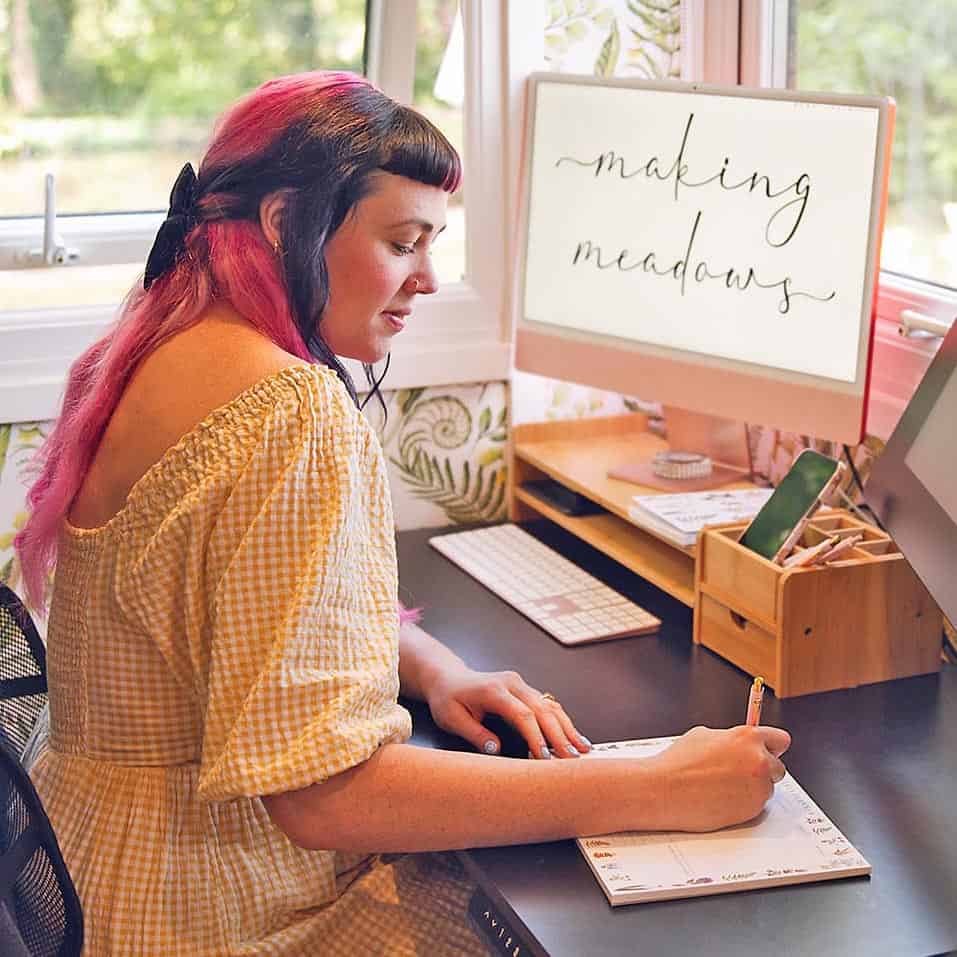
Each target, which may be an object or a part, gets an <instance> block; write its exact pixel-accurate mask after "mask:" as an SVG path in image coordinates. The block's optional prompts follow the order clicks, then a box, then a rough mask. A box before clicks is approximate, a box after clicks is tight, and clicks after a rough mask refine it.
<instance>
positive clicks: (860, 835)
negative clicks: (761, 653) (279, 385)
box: [398, 525, 957, 957]
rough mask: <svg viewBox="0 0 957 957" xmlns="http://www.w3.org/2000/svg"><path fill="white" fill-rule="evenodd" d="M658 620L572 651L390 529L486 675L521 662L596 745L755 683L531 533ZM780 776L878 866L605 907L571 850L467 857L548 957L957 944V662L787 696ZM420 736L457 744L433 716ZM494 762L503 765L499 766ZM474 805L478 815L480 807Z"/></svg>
mask: <svg viewBox="0 0 957 957" xmlns="http://www.w3.org/2000/svg"><path fill="white" fill-rule="evenodd" d="M531 528H532V530H534V531H535V532H536V534H538V535H539V536H540V537H541V538H543V540H545V541H547V542H548V543H549V544H550V545H552V546H553V547H557V548H558V550H559V551H562V552H563V553H564V554H566V555H568V556H569V557H570V558H573V559H576V560H578V561H579V562H581V563H582V564H583V565H584V566H585V567H586V568H588V570H589V571H591V572H592V573H593V574H595V575H597V576H598V577H599V578H601V579H603V580H604V581H606V582H607V583H608V584H609V585H610V586H612V587H614V588H617V589H619V590H620V591H622V592H624V593H625V594H627V595H629V596H630V597H632V598H633V599H634V600H636V601H637V602H638V603H639V604H641V605H643V606H645V607H646V608H648V609H649V610H650V611H652V612H653V613H654V614H656V615H658V616H659V617H660V618H661V619H662V622H663V625H662V628H661V631H660V633H659V634H657V635H654V636H647V637H642V638H631V639H625V640H621V641H615V642H607V643H603V644H596V645H587V646H583V647H580V648H565V647H562V646H561V645H559V644H557V643H556V642H555V641H553V640H552V639H551V638H549V637H548V636H547V635H546V634H545V633H544V632H542V631H540V630H539V629H538V628H536V627H535V626H534V625H532V624H531V623H530V622H528V621H526V620H525V619H524V618H522V617H521V616H520V615H519V614H518V613H517V612H514V611H513V610H512V609H511V608H509V607H508V606H507V605H505V604H504V603H503V602H502V601H500V600H499V599H498V598H496V597H495V596H494V595H492V594H491V593H490V592H488V591H486V590H485V589H484V588H483V587H482V586H480V585H479V584H478V583H476V582H475V581H473V580H472V579H471V578H470V577H469V576H467V575H466V574H465V573H464V572H462V571H460V570H459V569H458V568H456V567H455V566H454V565H452V564H451V563H450V562H448V561H447V560H446V559H444V558H442V556H440V555H439V554H438V553H437V552H435V551H434V550H433V549H431V548H430V547H429V546H428V544H427V541H428V538H429V536H430V535H432V534H435V531H434V530H431V531H430V530H424V531H414V532H403V533H401V534H400V535H399V536H398V549H399V568H400V572H401V576H400V577H401V581H402V597H403V599H404V600H405V601H407V602H412V603H421V604H423V605H425V606H426V607H427V612H426V620H425V625H426V627H427V628H428V629H429V631H431V632H432V633H433V634H434V635H436V637H438V638H440V639H441V640H442V641H444V642H445V643H447V644H448V645H449V646H450V647H451V648H453V649H454V650H455V651H457V652H458V653H459V654H461V655H462V656H463V657H465V658H466V659H467V660H468V662H469V663H470V664H471V665H472V666H473V667H476V668H481V669H496V670H497V669H502V668H514V669H515V670H517V671H519V672H521V673H522V675H523V676H524V677H525V678H526V679H527V680H528V681H529V682H531V683H532V684H534V685H535V686H537V687H539V688H542V689H547V690H550V691H552V692H553V693H554V694H555V695H556V696H557V697H558V698H559V699H560V700H561V701H562V704H563V705H564V706H565V707H566V709H567V710H568V711H569V713H570V714H572V715H573V716H574V718H575V720H576V722H577V724H578V726H579V728H580V729H581V730H582V731H583V732H584V733H585V734H587V735H588V736H589V737H590V738H591V739H592V740H593V741H605V740H614V739H623V738H638V737H654V736H658V735H667V734H675V733H679V732H681V731H684V730H686V729H687V728H688V727H689V726H691V725H694V724H707V725H710V726H713V727H722V726H727V725H731V724H738V723H740V722H741V721H742V720H743V718H744V712H745V704H746V698H747V690H748V686H749V679H748V677H747V676H746V675H745V674H744V673H743V672H740V671H738V670H737V669H736V668H734V667H733V666H731V665H729V664H727V663H726V662H725V661H724V660H723V659H721V658H718V657H717V656H716V655H714V654H712V653H711V652H710V651H708V650H707V649H704V648H702V647H695V646H694V645H693V644H692V641H691V609H690V608H688V607H686V606H685V605H683V604H682V603H680V602H678V601H676V600H675V599H673V598H670V597H669V596H667V595H665V594H664V593H663V592H660V591H658V590H657V589H655V588H654V587H652V586H651V585H649V584H647V583H646V582H644V581H642V580H641V579H639V578H637V577H636V576H634V575H632V574H631V573H630V572H628V571H626V570H625V569H623V568H622V567H621V566H618V565H616V563H615V562H613V561H611V560H610V559H608V558H607V557H606V556H604V555H602V554H601V553H599V552H597V551H595V550H594V549H592V548H591V547H589V546H587V545H585V544H584V543H582V542H581V541H580V540H578V539H576V538H575V537H574V536H572V535H570V534H569V533H567V532H565V531H563V530H562V529H559V528H556V527H554V526H546V527H540V526H538V525H535V526H532V527H531ZM763 719H764V720H765V721H766V722H768V723H769V724H780V725H781V726H783V727H786V728H788V729H789V730H790V731H791V733H792V735H793V737H794V743H793V745H792V747H791V749H790V751H789V752H788V754H787V755H786V756H785V760H786V763H787V765H788V768H789V769H790V770H791V771H792V772H793V774H794V776H795V777H796V778H797V780H798V781H799V782H800V783H801V785H802V786H803V787H804V788H805V790H807V791H808V793H809V794H810V795H811V797H812V798H813V799H814V800H815V801H817V803H818V804H820V806H821V808H822V809H823V810H824V812H825V813H826V814H827V815H828V816H829V817H830V818H831V819H832V820H833V821H834V823H835V824H836V825H837V826H838V827H839V828H840V829H841V830H842V831H843V832H844V833H845V834H846V835H847V837H848V839H849V840H850V841H851V842H852V843H853V844H854V845H855V846H856V847H857V848H858V849H859V850H860V851H861V852H862V853H863V854H864V856H865V857H866V858H867V859H868V861H870V863H871V865H872V866H873V869H874V870H873V874H872V876H871V877H870V878H869V879H868V878H859V879H849V880H842V881H832V882H826V883H823V884H806V885H802V886H794V887H785V888H773V889H769V890H764V891H748V892H742V893H737V894H726V895H720V896H716V897H704V898H699V899H696V900H687V901H668V902H661V903H652V904H638V905H632V906H629V907H619V908H616V909H614V910H613V909H612V908H611V907H610V906H609V905H608V904H607V902H606V900H605V897H604V895H603V894H602V892H601V890H600V889H599V887H598V884H597V882H596V881H595V879H594V878H593V877H592V874H591V872H590V871H589V869H588V865H587V864H586V863H585V860H584V858H583V857H582V856H581V854H580V852H579V851H578V848H577V847H576V846H575V844H574V842H573V841H562V842H556V843H550V844H536V845H526V846H520V847H504V848H488V849H483V850H476V851H469V852H466V853H464V854H463V855H462V857H463V860H464V861H465V864H466V866H467V867H468V869H469V870H470V872H471V873H472V875H473V876H474V878H475V879H476V880H477V881H478V882H479V884H480V886H481V887H482V888H483V889H484V890H485V892H486V893H487V894H488V896H489V897H490V898H491V900H492V901H493V902H494V903H496V904H497V905H498V907H499V910H500V912H501V914H502V916H503V917H504V918H505V919H506V921H508V922H509V923H510V924H511V926H513V927H514V928H515V929H516V930H518V931H519V932H520V933H521V934H522V935H523V936H524V937H525V939H526V940H527V941H530V942H531V944H532V952H538V953H541V954H544V953H547V954H549V955H552V957H561V955H568V957H603V955H613V954H614V955H617V954H636V953H640V954H644V955H650V957H658V955H667V957H681V955H685V954H690V955H696V957H714V955H724V954H727V955H729V957H731V955H733V957H741V955H747V954H759V953H760V954H780V955H787V957H791V955H809V957H810V955H813V957H824V955H830V954H835V955H837V954H839V955H858V954H860V955H867V957H882V955H888V957H890V955H893V957H902V955H931V954H940V953H942V952H946V951H950V950H955V949H957V669H948V670H945V671H943V672H942V673H941V674H939V675H929V676H925V677H919V678H908V679H902V680H899V681H895V682H887V683H883V684H879V685H869V686H866V687H862V688H857V689H853V690H849V691H836V692H831V693H829V694H819V695H812V696H806V697H801V698H791V699H788V700H785V701H779V700H778V699H776V698H775V697H773V696H771V695H768V696H766V698H765V703H764V711H763ZM413 720H414V726H415V735H414V738H413V740H414V742H415V743H417V744H421V745H428V746H435V747H446V748H460V747H463V745H462V743H461V742H458V740H457V739H455V738H452V737H450V736H448V735H445V734H443V733H442V732H440V731H438V730H437V729H436V728H435V726H434V725H432V723H431V721H430V720H429V717H428V712H427V709H425V708H422V707H419V706H415V707H414V708H413ZM489 760H494V759H489ZM476 813H481V809H476Z"/></svg>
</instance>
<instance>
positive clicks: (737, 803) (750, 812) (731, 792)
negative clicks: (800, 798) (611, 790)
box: [648, 726, 791, 831]
mask: <svg viewBox="0 0 957 957" xmlns="http://www.w3.org/2000/svg"><path fill="white" fill-rule="evenodd" d="M790 744H791V736H790V735H789V734H788V733H787V731H784V730H782V729H780V728H770V727H766V726H759V727H745V726H741V727H737V728H729V729H722V730H715V729H713V728H701V727H698V728H692V729H691V730H690V731H688V732H687V733H686V734H684V735H682V736H681V737H680V738H678V740H677V741H675V742H674V744H672V745H671V746H670V747H669V748H667V749H666V750H665V751H662V752H661V753H660V754H658V755H655V757H653V758H649V759H648V761H649V764H651V765H653V766H654V769H655V771H656V772H657V773H660V774H661V775H662V777H661V781H662V782H663V789H662V792H661V796H662V801H661V807H660V808H659V809H658V812H659V814H660V815H661V829H662V830H676V831H714V830H717V829H718V828H721V827H728V826H729V825H732V824H740V823H741V822H742V821H749V820H751V818H753V817H756V816H757V815H758V814H760V813H761V810H762V809H763V808H764V805H765V803H766V802H767V800H768V798H770V797H771V794H772V792H773V791H774V785H775V784H776V783H777V782H778V781H780V780H781V779H782V778H783V777H784V775H785V768H784V765H783V764H782V762H781V755H782V754H783V753H784V752H785V751H786V750H787V749H788V746H789V745H790ZM655 816H656V817H657V816H658V815H655Z"/></svg>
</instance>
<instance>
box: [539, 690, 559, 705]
mask: <svg viewBox="0 0 957 957" xmlns="http://www.w3.org/2000/svg"><path fill="white" fill-rule="evenodd" d="M542 697H543V698H544V699H545V700H546V701H554V702H555V704H558V698H556V697H555V695H553V694H552V693H551V692H550V691H543V692H542Z"/></svg>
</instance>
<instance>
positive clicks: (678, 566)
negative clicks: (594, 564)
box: [515, 488, 694, 606]
mask: <svg viewBox="0 0 957 957" xmlns="http://www.w3.org/2000/svg"><path fill="white" fill-rule="evenodd" d="M515 497H516V498H517V499H518V500H519V501H521V502H523V503H524V504H525V505H528V506H529V507H530V508H532V509H534V510H535V511H536V512H538V513H539V514H540V515H542V516H543V517H544V518H548V519H551V521H553V522H554V523H555V524H556V525H560V526H561V527H562V528H564V529H567V530H568V531H569V532H571V533H572V534H573V535H577V536H578V538H580V539H581V540H582V541H583V542H587V543H588V544H589V545H593V546H594V547H595V548H597V549H598V550H599V551H600V552H603V553H604V554H605V555H608V556H609V557H610V558H613V559H615V561H616V562H620V563H621V564H622V565H624V566H625V567H626V568H628V569H630V570H631V571H633V572H634V573H635V574H636V575H641V577H642V578H645V579H647V580H648V581H650V582H651V583H652V584H653V585H657V586H658V587H659V588H661V589H662V590H663V591H666V592H668V594H669V595H674V597H675V598H677V599H678V600H679V601H681V602H684V603H685V604H686V605H688V606H693V605H694V557H693V556H692V555H689V554H688V552H687V551H686V550H685V549H681V548H675V547H674V546H672V545H668V544H666V543H665V542H663V541H661V540H660V539H658V538H655V537H654V536H653V535H649V534H648V533H647V532H644V531H643V530H642V529H640V528H638V527H637V526H636V525H632V524H631V523H630V522H626V521H625V520H624V519H621V518H619V517H618V516H617V515H612V514H611V513H606V514H604V515H583V516H575V515H565V514H564V513H562V512H559V511H558V510H557V509H554V508H551V507H550V506H548V505H547V504H546V503H545V502H543V501H542V500H541V499H540V498H537V497H536V496H535V495H532V494H530V493H529V492H526V491H524V490H522V489H520V488H517V489H515Z"/></svg>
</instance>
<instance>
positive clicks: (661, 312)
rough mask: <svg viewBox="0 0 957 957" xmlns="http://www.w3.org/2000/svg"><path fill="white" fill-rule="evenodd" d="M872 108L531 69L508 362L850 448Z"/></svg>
mask: <svg viewBox="0 0 957 957" xmlns="http://www.w3.org/2000/svg"><path fill="white" fill-rule="evenodd" d="M892 121H893V108H892V104H891V103H890V101H888V100H887V99H882V98H876V97H856V96H846V97H841V96H827V95H824V94H807V95H802V94H799V93H794V92H792V91H781V90H744V89H739V88H727V89H725V88H718V87H706V86H701V85H697V84H678V83H664V82H662V83H645V82H637V81H597V80H595V79H594V78H589V77H576V76H562V75H555V74H539V75H536V76H534V77H532V79H531V82H530V87H529V108H528V119H527V129H526V141H525V150H524V165H523V190H522V199H523V216H522V226H521V252H522V259H521V263H520V267H519V272H518V288H517V290H516V296H515V301H516V307H517V315H516V337H515V339H516V351H515V362H516V367H517V368H519V369H522V370H525V371H529V372H536V373H539V374H541V375H546V376H550V377H552V378H558V379H567V380H571V381H575V382H582V383H585V384H587V385H593V386H596V387H599V388H603V389H609V390H613V391H618V392H623V393H626V394H629V395H635V396H639V397H641V398H644V399H650V400H657V401H660V402H663V403H667V404H672V405H676V406H680V407H682V408H685V409H691V410H695V411H699V412H703V413H709V414H714V415H718V416H724V417H727V418H732V419H737V420H743V421H747V422H752V423H760V424H765V425H772V426H777V427H780V428H785V429H793V430H796V431H800V432H805V433H810V434H812V435H815V436H820V437H825V438H833V439H838V440H842V441H848V442H856V441H858V440H859V439H860V438H861V435H862V431H863V422H864V415H865V406H866V397H867V382H868V371H869V359H870V348H871V337H872V327H873V306H874V297H875V288H876V280H877V273H878V258H879V246H880V228H881V221H882V216H883V210H884V205H885V198H886V183H887V155H888V150H889V144H890V130H891V127H892Z"/></svg>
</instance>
